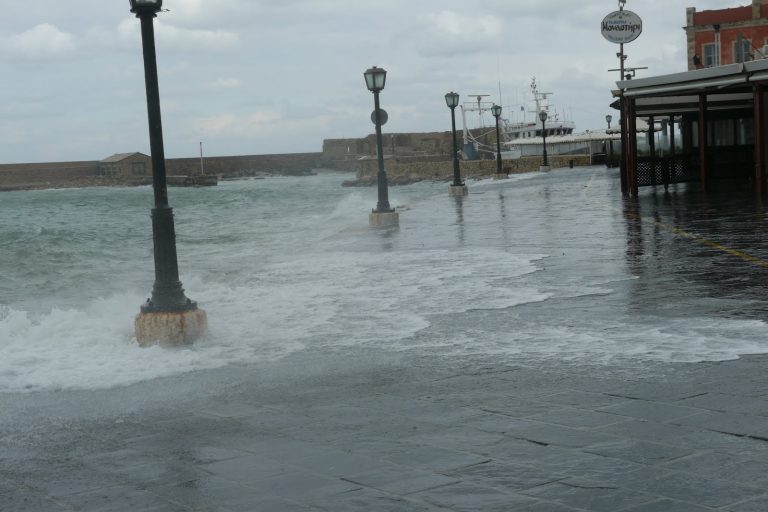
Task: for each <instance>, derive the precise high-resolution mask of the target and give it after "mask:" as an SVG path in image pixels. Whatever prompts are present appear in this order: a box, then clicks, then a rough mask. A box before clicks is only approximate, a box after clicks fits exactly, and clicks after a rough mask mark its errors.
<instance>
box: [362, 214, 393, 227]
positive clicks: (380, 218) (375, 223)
mask: <svg viewBox="0 0 768 512" xmlns="http://www.w3.org/2000/svg"><path fill="white" fill-rule="evenodd" d="M368 225H369V226H370V227H372V228H389V227H394V226H399V225H400V214H399V213H397V212H371V213H369V214H368Z"/></svg>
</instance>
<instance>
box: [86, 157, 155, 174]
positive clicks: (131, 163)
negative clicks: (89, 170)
mask: <svg viewBox="0 0 768 512" xmlns="http://www.w3.org/2000/svg"><path fill="white" fill-rule="evenodd" d="M98 175H99V176H104V177H106V178H141V177H145V176H151V175H152V158H150V157H149V156H147V155H145V154H144V153H116V154H114V155H112V156H110V157H107V158H105V159H104V160H100V161H99V170H98Z"/></svg>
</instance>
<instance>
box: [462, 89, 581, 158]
mask: <svg viewBox="0 0 768 512" xmlns="http://www.w3.org/2000/svg"><path fill="white" fill-rule="evenodd" d="M529 88H530V99H529V101H528V102H527V106H526V105H521V106H520V110H519V112H520V114H519V117H518V118H517V119H515V118H514V117H515V112H516V111H517V109H516V108H509V107H508V108H503V110H502V115H504V114H507V115H508V117H500V118H499V134H500V137H501V145H502V147H503V148H504V150H503V151H502V152H501V159H502V160H511V159H516V158H520V157H521V156H523V151H522V149H521V148H520V147H519V146H518V145H516V144H515V142H516V141H522V140H523V139H529V138H530V139H532V138H536V137H541V136H542V126H541V122H540V121H539V112H541V111H542V110H543V111H545V112H547V122H546V135H547V137H550V136H563V135H571V134H572V133H573V131H574V129H575V128H576V125H575V124H574V123H573V121H570V120H567V119H565V115H564V114H562V113H561V112H558V111H557V110H556V109H555V108H554V106H553V105H552V104H551V103H550V101H549V98H550V96H552V93H551V92H541V91H539V88H538V84H537V83H536V78H535V77H534V78H532V79H531V83H530V86H529ZM469 96H470V97H471V98H473V99H474V100H473V101H471V102H465V103H464V104H463V105H461V114H462V122H463V128H464V157H465V158H466V159H468V160H479V159H483V158H496V154H497V151H496V134H495V130H496V126H495V120H492V121H488V122H486V120H487V119H488V116H487V115H486V113H487V112H488V113H489V112H491V108H492V107H493V103H492V102H489V101H486V100H484V98H486V97H488V96H489V95H488V94H470V95H469ZM475 116H476V118H477V126H476V127H474V128H471V127H470V126H469V124H468V120H471V119H473V118H475ZM491 119H493V117H492V116H491Z"/></svg>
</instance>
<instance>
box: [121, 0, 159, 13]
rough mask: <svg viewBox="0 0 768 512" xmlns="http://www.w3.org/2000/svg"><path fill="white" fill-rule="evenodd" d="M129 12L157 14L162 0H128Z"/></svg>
mask: <svg viewBox="0 0 768 512" xmlns="http://www.w3.org/2000/svg"><path fill="white" fill-rule="evenodd" d="M128 1H129V2H130V4H131V12H135V13H138V12H158V11H159V10H160V9H161V8H162V7H163V0H128Z"/></svg>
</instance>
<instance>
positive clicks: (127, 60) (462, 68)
mask: <svg viewBox="0 0 768 512" xmlns="http://www.w3.org/2000/svg"><path fill="white" fill-rule="evenodd" d="M749 3H750V2H749V0H741V1H739V0H735V1H731V0H628V2H627V5H626V9H628V10H631V11H634V12H635V13H637V14H638V15H639V16H640V17H641V18H642V19H643V33H642V35H641V36H640V37H639V38H638V39H637V40H636V41H634V42H632V43H630V44H628V45H626V47H625V51H626V53H627V54H628V55H629V59H628V61H627V65H628V66H635V67H641V66H647V67H648V68H649V69H648V70H647V71H640V72H638V76H650V75H658V74H666V73H673V72H678V71H683V70H685V69H686V56H685V48H686V39H685V32H684V30H682V27H683V26H684V25H685V10H686V7H689V6H696V7H697V9H698V10H704V9H714V8H724V7H735V6H739V5H748V4H749ZM164 7H165V8H167V9H168V12H163V13H160V14H159V17H158V18H157V20H156V22H155V25H156V35H157V53H158V66H159V74H160V96H161V98H162V114H163V132H164V140H165V151H166V156H167V157H171V158H172V157H185V156H195V155H197V154H198V151H199V143H200V142H201V141H202V142H203V149H204V152H205V154H206V155H208V156H215V155H238V154H265V153H291V152H304V151H320V150H321V149H322V141H323V139H325V138H342V137H363V136H365V135H367V134H369V133H372V132H373V126H372V124H371V122H370V112H371V110H372V109H373V96H372V94H371V93H370V92H368V90H367V89H366V88H365V84H364V80H363V72H364V71H365V69H367V68H368V67H370V66H372V65H377V66H379V67H383V68H385V69H386V70H387V71H388V75H387V85H386V89H385V90H384V91H383V92H382V94H381V103H382V107H383V108H384V109H385V110H387V112H388V113H389V123H388V124H387V125H386V126H385V127H384V131H385V133H387V132H420V131H444V130H449V129H450V111H449V110H448V108H447V107H446V106H445V101H444V99H443V96H444V94H445V93H446V92H448V91H451V90H455V91H456V92H458V93H460V94H461V95H462V100H467V99H468V98H467V95H468V94H490V95H491V97H490V98H489V100H491V101H494V102H497V103H501V104H502V105H504V106H505V114H510V113H512V112H514V113H515V114H516V115H519V110H520V104H521V103H522V102H524V101H525V94H526V91H527V88H528V84H529V83H530V81H531V77H534V76H535V77H536V79H537V81H538V83H539V84H540V85H539V87H540V90H543V91H546V92H552V93H554V96H553V97H552V102H553V103H554V104H555V105H556V107H557V108H558V110H559V111H561V112H563V114H564V115H566V117H568V118H570V119H572V120H574V121H575V123H576V125H577V131H583V130H585V129H594V128H602V127H604V125H605V115H606V114H608V113H612V112H611V111H610V109H609V107H608V104H609V103H610V102H611V97H610V89H611V87H613V86H614V85H615V81H616V79H617V78H618V73H617V72H614V73H609V72H608V71H607V70H608V69H612V68H616V67H618V59H617V58H616V56H615V54H616V52H617V51H618V45H614V44H612V43H609V42H608V41H606V40H605V39H604V38H603V37H602V35H601V33H600V21H601V20H602V19H603V18H604V17H605V15H606V14H608V13H609V12H611V11H614V10H617V8H618V4H617V2H616V1H610V0H578V1H575V0H548V1H544V0H483V1H482V2H467V1H466V0H165V2H164ZM0 62H1V63H2V67H3V69H2V76H3V79H2V80H0V97H1V98H2V100H0V163H12V162H43V161H61V160H97V159H101V158H105V157H107V156H109V155H111V154H113V153H122V152H132V151H141V152H144V153H147V154H148V153H149V141H148V133H147V120H146V119H147V117H146V96H145V90H144V76H143V67H142V60H141V40H140V32H139V20H137V19H136V18H135V17H134V16H133V15H132V14H131V13H130V12H129V5H128V1H127V0H110V1H106V0H64V1H62V0H27V1H23V2H10V1H6V2H4V5H3V16H2V17H0ZM500 86H501V87H500ZM499 89H501V97H499ZM613 114H614V115H615V112H613ZM460 126H461V121H459V128H460Z"/></svg>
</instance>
